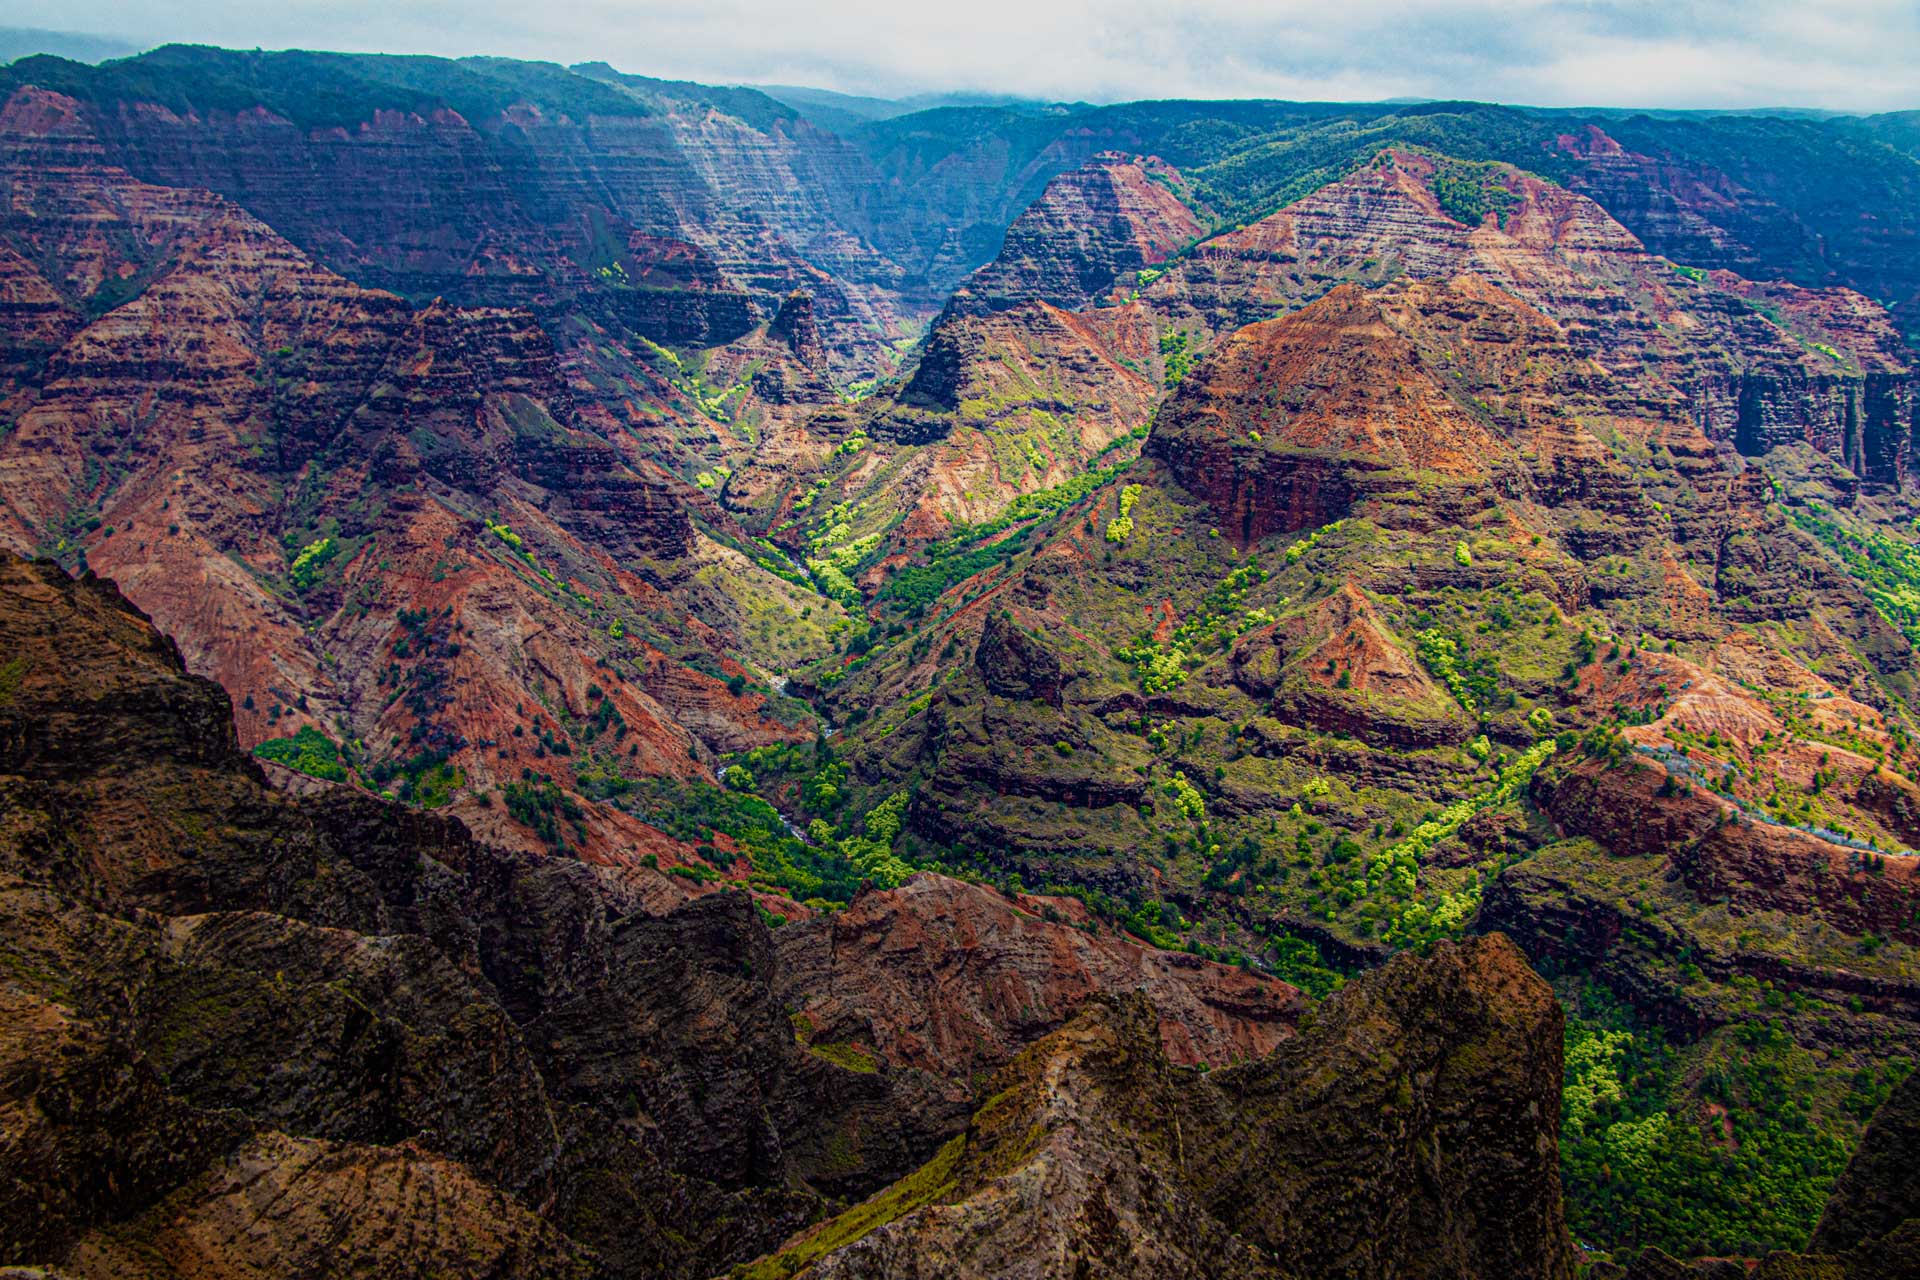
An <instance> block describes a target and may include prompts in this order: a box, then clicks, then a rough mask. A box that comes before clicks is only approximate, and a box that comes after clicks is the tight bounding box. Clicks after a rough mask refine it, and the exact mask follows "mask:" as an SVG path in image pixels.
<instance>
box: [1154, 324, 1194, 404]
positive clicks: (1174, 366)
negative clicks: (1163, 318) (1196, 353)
mask: <svg viewBox="0 0 1920 1280" xmlns="http://www.w3.org/2000/svg"><path fill="white" fill-rule="evenodd" d="M1160 355H1161V358H1162V359H1163V360H1164V361H1165V363H1166V370H1167V377H1166V385H1167V390H1169V391H1171V390H1173V389H1174V388H1175V387H1177V386H1179V385H1180V384H1181V383H1182V382H1184V381H1185V380H1186V377H1187V375H1188V374H1189V373H1191V372H1193V352H1192V351H1191V350H1189V348H1188V338H1187V331H1186V330H1184V329H1169V330H1167V332H1165V333H1163V334H1161V335H1160Z"/></svg>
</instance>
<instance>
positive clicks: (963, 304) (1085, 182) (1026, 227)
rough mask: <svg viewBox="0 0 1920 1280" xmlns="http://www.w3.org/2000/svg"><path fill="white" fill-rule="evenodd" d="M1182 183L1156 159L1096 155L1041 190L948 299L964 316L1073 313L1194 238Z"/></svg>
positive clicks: (1198, 228)
mask: <svg viewBox="0 0 1920 1280" xmlns="http://www.w3.org/2000/svg"><path fill="white" fill-rule="evenodd" d="M1191 200H1192V196H1191V194H1190V193H1189V192H1188V190H1187V187H1186V183H1185V182H1184V180H1183V179H1182V178H1181V176H1180V174H1179V172H1178V171H1176V170H1175V169H1173V168H1172V167H1171V166H1169V165H1167V164H1166V163H1164V162H1163V161H1161V160H1159V159H1158V158H1157V157H1151V156H1149V157H1145V158H1143V157H1139V156H1128V155H1124V154H1121V153H1118V152H1103V153H1102V154H1100V155H1097V156H1095V157H1093V159H1091V160H1089V161H1088V162H1087V163H1086V164H1084V165H1082V166H1081V167H1080V168H1078V169H1075V170H1073V171H1072V172H1071V173H1063V174H1061V175H1060V176H1059V177H1057V178H1055V179H1054V180H1053V181H1052V182H1049V183H1048V184H1047V189H1046V190H1045V191H1044V192H1042V193H1041V195H1040V198H1039V199H1038V200H1035V201H1034V202H1033V203H1032V204H1031V205H1029V206H1027V209H1026V212H1024V213H1022V214H1021V215H1020V216H1019V217H1018V218H1016V219H1014V222H1013V225H1012V226H1010V227H1008V228H1007V238H1006V241H1005V243H1004V244H1002V245H1001V246H1000V253H999V255H998V256H997V257H995V258H994V260H993V261H992V262H991V263H989V264H988V265H987V266H985V267H982V268H981V269H980V270H979V271H977V272H975V273H974V275H973V276H972V277H971V278H970V279H968V281H967V282H966V283H965V284H964V285H962V286H961V287H960V290H959V291H958V293H957V294H956V295H955V302H954V305H955V306H957V307H959V308H961V309H962V310H969V311H977V310H987V311H1003V310H1005V309H1006V308H1008V307H1010V306H1014V305H1017V304H1018V303H1021V302H1026V301H1029V300H1034V299H1037V300H1039V301H1042V302H1047V303H1051V304H1052V305H1054V306H1056V307H1065V308H1068V309H1070V310H1079V309H1081V308H1083V307H1085V306H1087V305H1088V304H1089V303H1091V302H1093V301H1094V300H1095V299H1099V298H1102V297H1104V296H1105V295H1106V294H1107V292H1108V291H1109V290H1110V289H1111V288H1112V287H1113V285H1114V284H1115V282H1116V281H1118V280H1119V278H1120V277H1121V276H1123V275H1127V274H1130V273H1134V272H1138V271H1140V270H1142V269H1143V268H1149V267H1154V266H1157V265H1159V264H1160V263H1162V262H1165V261H1166V260H1167V258H1168V257H1169V256H1170V255H1171V254H1173V253H1174V252H1176V251H1177V250H1179V249H1182V248H1184V247H1186V245H1187V244H1189V243H1190V242H1192V241H1193V240H1196V239H1198V238H1199V237H1200V235H1201V234H1202V232H1203V231H1204V230H1205V227H1204V225H1203V224H1202V222H1201V221H1200V219H1199V218H1198V217H1196V216H1195V214H1194V212H1193V210H1192V208H1191V207H1190V204H1189V202H1190V201H1191Z"/></svg>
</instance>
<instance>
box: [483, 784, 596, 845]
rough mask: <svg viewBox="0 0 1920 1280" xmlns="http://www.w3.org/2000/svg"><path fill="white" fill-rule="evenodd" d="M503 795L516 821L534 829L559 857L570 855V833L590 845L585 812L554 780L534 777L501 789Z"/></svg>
mask: <svg viewBox="0 0 1920 1280" xmlns="http://www.w3.org/2000/svg"><path fill="white" fill-rule="evenodd" d="M500 793H501V797H502V799H504V800H505V801H506V805H507V812H508V813H509V814H510V815H512V817H513V820H514V821H515V822H517V823H519V824H520V825H521V826H523V827H528V828H530V829H531V830H532V831H533V833H534V834H535V835H537V836H539V837H540V840H541V842H542V843H543V844H545V845H546V846H547V847H548V848H549V849H552V850H553V851H554V852H555V853H565V852H566V851H567V849H568V844H567V835H568V834H569V833H571V834H572V835H573V838H574V839H575V840H577V841H580V842H582V843H584V842H585V841H586V838H587V824H586V813H585V811H584V810H582V809H581V808H580V804H579V802H578V801H576V800H575V799H574V798H573V797H572V796H571V795H569V794H567V793H566V792H565V791H562V790H561V789H560V788H559V787H557V786H555V785H554V784H553V782H552V781H551V780H550V779H547V778H538V777H533V778H526V779H524V780H522V781H520V782H509V783H508V784H507V785H506V786H504V787H502V788H500Z"/></svg>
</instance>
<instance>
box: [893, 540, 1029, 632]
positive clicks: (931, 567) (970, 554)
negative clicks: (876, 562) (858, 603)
mask: <svg viewBox="0 0 1920 1280" xmlns="http://www.w3.org/2000/svg"><path fill="white" fill-rule="evenodd" d="M1029 532H1030V530H1026V529H1016V530H1015V531H1014V532H1012V533H1010V534H1008V535H1007V536H1006V537H1005V538H1002V539H1001V540H1000V541H998V542H994V543H989V544H988V545H986V546H983V547H974V548H973V549H972V550H970V551H959V552H952V553H943V552H942V551H941V550H940V549H939V548H940V547H947V546H951V545H952V543H950V542H949V543H941V544H938V546H936V547H935V548H933V549H930V550H929V551H928V555H929V556H930V557H932V563H930V564H914V565H908V566H907V567H906V568H904V569H902V570H900V571H899V572H898V573H896V574H894V575H893V577H891V578H889V579H888V580H887V585H886V586H884V587H882V588H881V589H880V593H879V597H878V598H879V599H880V600H882V601H885V602H888V603H891V604H897V605H899V606H901V607H903V608H905V609H907V610H909V611H910V612H914V613H918V612H920V611H922V610H924V609H926V608H927V607H928V606H930V605H931V604H933V602H934V601H936V600H938V599H939V598H940V597H941V596H943V595H945V594H946V593H947V592H948V591H949V590H951V589H952V588H953V587H954V586H955V585H956V584H958V583H961V582H965V581H966V580H967V579H968V578H971V577H972V576H973V575H974V574H976V573H983V572H985V571H986V570H988V569H991V568H993V567H994V566H995V565H998V564H1004V563H1005V562H1006V561H1007V560H1008V559H1009V558H1010V557H1012V556H1013V555H1015V554H1017V553H1018V552H1019V551H1020V549H1021V548H1022V547H1024V546H1025V545H1026V541H1027V535H1028V533H1029Z"/></svg>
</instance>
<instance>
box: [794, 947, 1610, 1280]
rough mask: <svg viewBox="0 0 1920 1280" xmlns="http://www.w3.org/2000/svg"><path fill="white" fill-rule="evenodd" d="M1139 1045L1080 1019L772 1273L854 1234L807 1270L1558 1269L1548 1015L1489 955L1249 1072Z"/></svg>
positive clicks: (1142, 1007)
mask: <svg viewBox="0 0 1920 1280" xmlns="http://www.w3.org/2000/svg"><path fill="white" fill-rule="evenodd" d="M1157 1039H1158V1037H1157V1036H1156V1033H1155V1016H1154V1013H1153V1009H1152V1006H1151V1005H1150V1004H1148V1003H1147V1002H1146V1001H1145V1000H1143V999H1141V998H1139V997H1132V998H1130V999H1128V1000H1125V1001H1121V1002H1117V1003H1102V1004H1098V1005H1095V1006H1093V1007H1092V1008H1090V1009H1089V1010H1088V1011H1087V1012H1086V1013H1084V1014H1082V1015H1081V1016H1080V1017H1079V1018H1078V1019H1076V1020H1075V1021H1074V1022H1072V1023H1071V1024H1069V1025H1068V1026H1067V1027H1065V1028H1063V1029H1062V1030H1060V1031H1058V1032H1056V1033H1055V1034H1053V1035H1052V1036H1049V1037H1048V1038H1047V1039H1046V1040H1043V1041H1042V1042H1040V1043H1039V1044H1038V1045H1035V1046H1034V1047H1033V1048H1031V1049H1029V1050H1028V1051H1027V1052H1025V1053H1023V1054H1022V1055H1021V1056H1020V1057H1019V1058H1018V1059H1016V1060H1015V1061H1014V1062H1013V1063H1012V1064H1011V1065H1010V1066H1008V1067H1007V1068H1006V1069H1005V1070H1004V1071H1003V1072H1001V1074H1000V1075H999V1076H998V1077H997V1078H996V1079H995V1081H994V1083H993V1086H992V1091H993V1092H992V1100H991V1101H990V1102H989V1103H988V1104H987V1105H986V1106H985V1107H984V1108H982V1110H981V1111H980V1112H979V1113H977V1114H976V1115H975V1117H974V1120H973V1122H972V1124H971V1126H970V1127H969V1130H968V1132H967V1135H966V1137H965V1139H964V1140H963V1142H962V1143H961V1144H960V1145H958V1146H956V1147H954V1148H950V1149H949V1150H947V1151H944V1152H942V1154H941V1156H940V1157H939V1158H938V1159H936V1161H935V1162H934V1164H933V1165H930V1166H929V1167H928V1169H926V1170H923V1171H922V1172H921V1173H920V1174H919V1175H916V1179H915V1180H912V1181H910V1182H909V1183H903V1184H901V1186H900V1187H898V1188H896V1189H895V1190H894V1192H892V1193H889V1195H890V1198H886V1199H882V1200H878V1201H875V1202H873V1203H872V1204H871V1205H870V1206H868V1207H866V1208H865V1209H863V1210H858V1211H856V1213H861V1214H863V1215H864V1216H865V1218H866V1221H865V1222H862V1223H861V1224H860V1225H859V1226H855V1225H853V1220H843V1223H837V1224H834V1226H830V1227H828V1228H825V1229H823V1230H822V1231H821V1232H820V1233H819V1235H818V1236H816V1237H815V1238H814V1239H815V1241H816V1242H819V1243H810V1242H809V1241H807V1240H806V1239H805V1238H803V1239H801V1240H800V1241H796V1242H794V1243H793V1244H790V1246H789V1248H790V1249H794V1250H798V1251H801V1252H797V1253H794V1254H789V1255H788V1256H790V1257H795V1258H799V1257H804V1256H805V1254H806V1252H812V1251H817V1250H819V1249H820V1248H821V1244H822V1243H824V1242H829V1241H834V1240H836V1239H845V1237H846V1235H854V1234H857V1237H858V1238H855V1239H852V1240H850V1241H849V1242H847V1243H843V1244H839V1245H838V1246H837V1247H831V1248H829V1249H828V1250H827V1251H826V1252H825V1254H824V1256H822V1257H819V1258H818V1259H817V1260H815V1261H813V1262H812V1263H811V1269H810V1270H809V1271H808V1272H807V1274H809V1275H819V1276H833V1277H842V1276H844V1277H853V1276H860V1277H889V1276H915V1277H927V1276H941V1277H972V1276H980V1277H986V1276H1020V1277H1053V1276H1061V1277H1065V1276H1072V1275H1079V1274H1087V1272H1088V1269H1094V1270H1096V1271H1097V1272H1098V1273H1099V1274H1105V1275H1114V1276H1140V1277H1147V1276H1194V1277H1198V1276H1246V1277H1295V1276H1298V1277H1307V1276H1352V1277H1356V1278H1357V1277H1361V1276H1380V1275H1411V1276H1436V1277H1438V1276H1490V1275H1506V1276H1538V1277H1556V1278H1558V1277H1567V1276H1571V1275H1572V1274H1573V1257H1572V1247H1571V1243H1570V1241H1569V1239H1568V1237H1567V1232H1566V1227H1565V1224H1564V1222H1563V1221H1562V1219H1561V1215H1560V1197H1559V1187H1558V1176H1559V1175H1558V1154H1557V1145H1558V1129H1559V1108H1558V1087H1559V1078H1560V1040H1561V1029H1560V1012H1559V1008H1558V1006H1557V1005H1556V1004H1555V1002H1554V1000H1553V997H1552V994H1551V992H1550V991H1549V990H1548V989H1547V987H1546V985H1545V984H1544V983H1542V982H1541V981H1540V979H1539V978H1537V977H1535V976H1534V974H1533V973H1532V971H1531V970H1529V969H1528V968H1527V966H1526V963H1525V961H1524V960H1523V959H1522V958H1521V957H1520V955H1519V953H1518V952H1517V951H1516V950H1515V949H1514V947H1513V946H1512V945H1511V944H1510V943H1507V942H1506V941H1505V940H1504V939H1500V938H1487V939H1481V940H1478V941H1475V942H1472V943H1468V944H1465V945H1463V946H1459V947H1453V946H1443V947H1442V948H1440V949H1439V950H1438V951H1436V953H1435V954H1434V956H1433V957H1431V958H1430V959H1428V960H1424V961H1423V960H1419V959H1416V958H1413V957H1402V958H1401V959H1398V960H1396V961H1394V962H1393V963H1391V964H1389V965H1388V966H1386V967H1385V968H1384V969H1381V970H1380V971H1378V972H1376V973H1373V974H1370V975H1368V976H1367V977H1365V978H1363V979H1361V980H1360V981H1358V982H1356V983H1354V984H1352V985H1351V986H1349V987H1347V988H1346V989H1345V990H1344V991H1343V992H1341V993H1340V994H1339V995H1337V996H1336V997H1334V998H1333V999H1332V1000H1330V1001H1328V1002H1327V1004H1326V1005H1325V1006H1324V1007H1323V1008H1322V1009H1320V1010H1319V1011H1317V1012H1316V1014H1315V1015H1314V1016H1313V1017H1311V1018H1309V1019H1307V1020H1306V1021H1304V1022H1303V1023H1302V1026H1301V1033H1300V1035H1299V1036H1298V1037H1297V1038H1296V1039H1294V1040H1291V1041H1288V1042H1286V1043H1285V1044H1283V1045H1282V1046H1281V1047H1280V1048H1279V1049H1278V1050H1277V1051H1276V1052H1275V1053H1274V1054H1273V1055H1272V1056H1270V1057H1269V1058H1267V1059H1265V1060H1263V1061H1261V1062H1259V1063H1254V1064H1250V1065H1247V1066H1242V1067H1236V1068H1232V1069H1229V1070H1226V1071H1216V1072H1212V1073H1210V1074H1206V1075H1194V1074H1190V1073H1184V1072H1178V1071H1172V1070H1170V1069H1169V1067H1168V1065H1167V1063H1166V1060H1165V1058H1164V1057H1163V1056H1162V1055H1161V1053H1160V1052H1159V1047H1158V1044H1157ZM876 1218H877V1219H878V1220H879V1225H872V1224H873V1220H874V1219H876ZM843 1224H844V1225H843ZM862 1228H865V1230H864V1232H863V1233H862ZM836 1229H838V1233H839V1234H837V1230H836ZM774 1261H775V1263H776V1264H778V1263H779V1262H781V1261H782V1259H781V1258H780V1257H778V1256H777V1257H776V1259H775V1260H774Z"/></svg>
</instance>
